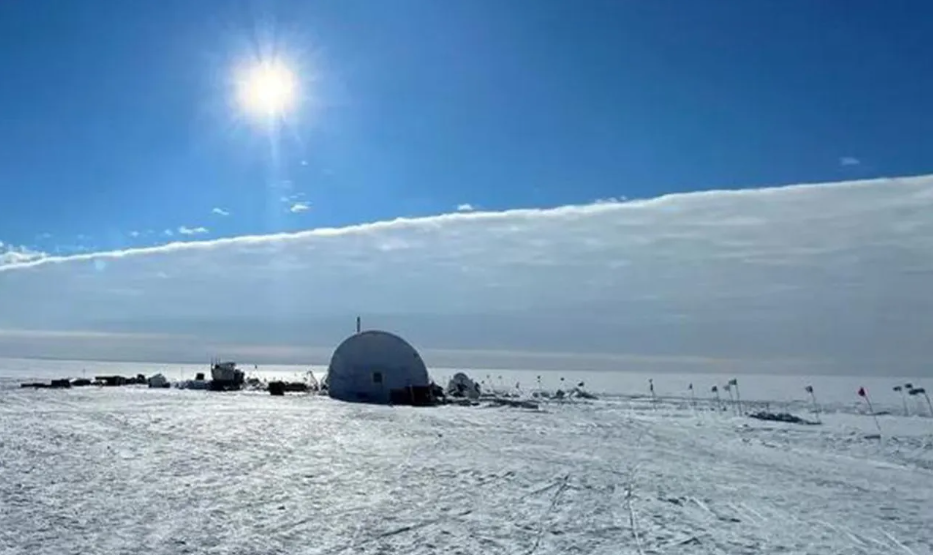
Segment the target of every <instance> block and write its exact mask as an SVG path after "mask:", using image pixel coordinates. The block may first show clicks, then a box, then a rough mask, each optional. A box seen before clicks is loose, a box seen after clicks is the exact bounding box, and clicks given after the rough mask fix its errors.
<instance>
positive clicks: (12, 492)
mask: <svg viewBox="0 0 933 555" xmlns="http://www.w3.org/2000/svg"><path fill="white" fill-rule="evenodd" d="M16 364H19V366H16ZM14 367H15V368H14ZM7 368H8V369H9V368H12V369H11V370H8V371H7V372H5V373H3V372H0V376H3V377H2V378H0V553H3V554H4V555H6V554H10V555H14V554H15V555H19V554H23V555H25V554H30V555H33V554H55V555H58V554H66V553H74V554H78V553H80V554H102V555H104V554H106V555H110V554H123V553H126V554H129V553H159V554H169V553H172V554H175V553H191V554H194V553H223V554H253V553H255V554H260V553H261V554H267V553H268V554H271V553H283V554H284V553H289V554H291V553H299V554H305V553H306V554H324V553H328V554H332V553H373V554H376V553H381V554H392V553H464V554H465V553H508V554H515V553H522V554H530V553H534V554H548V553H587V554H589V553H593V554H596V553H605V554H620V553H633V554H648V553H655V554H660V553H703V554H707V553H715V554H719V553H723V554H726V553H729V554H737V553H748V554H752V553H812V554H828V553H833V554H835V553H839V554H842V553H853V554H876V553H877V554H891V553H904V554H925V553H931V552H933V418H928V417H922V416H909V417H905V416H902V415H900V414H899V411H900V410H901V404H900V400H899V398H897V397H895V396H893V395H891V394H890V393H885V394H883V395H882V394H881V389H882V387H886V386H883V385H882V384H883V383H885V384H886V383H887V381H892V380H890V379H886V380H887V381H882V380H880V379H876V382H877V383H875V382H871V385H869V388H870V390H871V389H872V387H873V388H874V389H875V390H878V391H879V395H878V397H879V398H878V399H877V400H875V403H876V405H878V406H876V407H875V408H876V409H878V410H885V411H888V412H890V414H887V415H882V416H879V424H880V425H881V428H882V434H881V437H880V438H876V437H874V434H876V433H877V430H876V429H875V424H874V422H873V420H872V418H871V417H870V416H868V415H866V414H864V413H863V409H862V407H861V405H859V400H858V399H857V398H854V395H853V394H852V391H851V390H852V388H850V387H848V385H847V384H848V383H850V382H851V383H852V384H853V387H857V386H858V385H859V384H861V383H864V382H865V380H863V379H860V378H848V379H847V380H848V381H844V380H843V379H842V378H831V379H829V378H827V379H825V380H824V382H819V380H817V383H824V385H821V386H820V387H817V392H818V393H820V392H821V391H825V392H826V393H825V396H826V397H827V399H826V401H825V406H824V407H823V409H824V411H825V412H824V413H823V414H822V420H823V422H824V424H823V425H822V426H796V425H790V424H782V423H772V422H760V421H755V420H751V419H748V418H744V417H740V416H736V415H735V414H733V413H732V412H731V411H724V412H720V411H715V410H710V409H711V407H712V403H711V402H710V401H709V400H708V397H709V394H708V384H707V383H706V382H707V381H712V382H714V383H721V379H720V377H711V376H692V377H690V379H691V380H692V381H693V382H694V383H696V384H698V385H697V386H696V393H697V397H698V400H697V403H696V405H694V404H693V403H692V402H691V400H690V399H689V398H688V397H686V396H685V395H683V393H684V391H683V387H684V386H683V385H682V384H680V381H681V380H682V377H673V376H662V377H655V382H656V388H657V389H658V390H659V395H661V398H660V399H659V400H658V401H657V402H653V401H652V400H651V399H650V398H648V397H646V395H645V393H646V391H645V390H644V389H645V388H644V385H643V384H644V383H645V382H644V380H645V377H644V376H637V375H636V376H633V375H630V374H627V375H624V376H623V377H619V376H616V377H615V378H610V377H606V376H601V377H599V376H589V378H590V379H591V381H593V380H595V381H596V382H599V380H600V379H602V380H610V379H615V380H616V382H615V383H617V384H622V385H620V386H619V387H618V388H617V389H618V390H616V391H609V390H608V389H611V388H608V387H591V389H593V390H596V391H598V392H600V393H603V395H602V396H601V398H600V399H599V400H597V401H593V402H573V403H558V402H552V403H547V404H544V405H543V406H542V407H541V410H539V411H529V410H516V409H507V408H490V407H472V408H466V407H452V406H448V407H439V408H431V409H415V408H407V407H374V406H362V405H350V404H344V403H340V402H336V401H332V400H330V399H327V398H323V397H315V396H304V395H290V396H286V397H284V398H275V397H270V396H268V395H265V394H260V393H254V392H239V393H225V394H224V393H210V392H204V391H182V390H174V389H172V390H148V389H146V388H142V387H123V388H93V387H92V388H77V389H72V390H64V391H52V390H20V389H18V388H17V387H15V382H18V381H19V377H20V376H22V375H25V374H28V373H29V371H28V369H24V367H23V365H22V363H15V364H10V363H8V364H7ZM69 368H70V370H69V371H70V372H71V373H72V375H73V374H74V373H75V368H76V366H75V367H69ZM98 369H99V368H98ZM281 371H283V372H285V371H295V369H281ZM131 372H135V371H130V370H127V371H125V372H124V373H126V374H129V373H131ZM88 373H89V374H90V373H91V371H90V370H89V372H88ZM150 373H151V370H150ZM167 375H169V376H170V377H173V376H171V375H170V373H168V372H167ZM565 376H567V379H568V380H576V379H579V375H578V374H575V373H566V374H565ZM59 377H64V376H59ZM519 378H524V380H525V383H531V382H532V381H533V380H534V374H530V375H529V374H525V375H518V374H515V373H512V374H507V376H506V377H505V378H503V380H504V381H505V380H511V379H519ZM554 379H556V377H555V376H550V377H547V380H548V381H550V382H552V383H553V381H554ZM769 379H770V380H772V381H773V383H774V384H777V383H784V382H786V384H787V385H786V387H785V388H784V389H781V390H780V391H779V390H778V388H776V387H775V386H773V385H772V386H767V387H762V386H760V385H759V386H758V387H759V389H760V391H758V390H756V389H755V386H754V384H755V383H759V384H760V383H761V382H762V381H764V382H766V383H767V381H768V380H769ZM740 380H741V385H742V386H743V387H745V388H746V389H747V390H748V391H749V393H747V395H748V397H749V398H750V400H751V401H752V402H753V403H754V404H755V405H756V406H763V405H765V404H767V405H769V406H770V408H771V409H772V410H776V409H780V410H790V411H792V412H794V413H796V414H799V415H801V416H807V417H809V416H812V415H811V414H809V412H808V410H809V406H808V404H807V402H806V397H805V396H804V395H803V394H802V393H796V392H798V391H799V390H800V388H801V387H802V386H801V385H800V384H802V383H809V382H807V381H806V380H804V379H803V378H800V377H789V378H788V377H780V378H775V377H740ZM811 381H812V380H811ZM893 381H896V380H893ZM830 382H832V383H835V384H837V385H836V386H834V387H833V388H831V387H830V386H829V385H825V384H829V383H830ZM606 383H608V381H607V382H606ZM627 384H630V385H627ZM699 384H702V387H701V386H700V385H699ZM841 384H846V385H845V386H844V387H843V385H841ZM634 387H638V388H639V390H638V391H625V389H626V388H634ZM665 388H666V390H665ZM840 388H842V389H844V390H845V391H844V392H842V391H839V392H836V390H837V389H840ZM830 389H832V391H833V393H830V391H829V390H830ZM886 389H890V388H889V387H887V388H886ZM665 391H666V392H667V393H666V394H665ZM769 393H773V395H770V396H769V395H768V394H769ZM911 408H912V409H916V410H917V411H919V410H920V409H921V408H922V407H914V406H912V407H911ZM915 412H916V411H915ZM921 414H922V413H921Z"/></svg>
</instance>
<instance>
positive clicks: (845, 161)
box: [839, 156, 862, 166]
mask: <svg viewBox="0 0 933 555" xmlns="http://www.w3.org/2000/svg"><path fill="white" fill-rule="evenodd" d="M861 163H862V161H861V160H859V159H858V158H855V157H854V156H843V157H842V158H840V159H839V165H840V166H858V165H860V164H861Z"/></svg>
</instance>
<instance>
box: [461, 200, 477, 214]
mask: <svg viewBox="0 0 933 555" xmlns="http://www.w3.org/2000/svg"><path fill="white" fill-rule="evenodd" d="M474 210H476V208H474V207H473V205H472V204H470V203H468V202H465V203H463V204H458V205H457V212H473V211H474Z"/></svg>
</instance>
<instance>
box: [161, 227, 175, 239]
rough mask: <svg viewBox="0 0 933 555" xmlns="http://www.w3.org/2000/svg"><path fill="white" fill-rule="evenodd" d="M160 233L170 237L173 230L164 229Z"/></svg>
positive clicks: (173, 233)
mask: <svg viewBox="0 0 933 555" xmlns="http://www.w3.org/2000/svg"><path fill="white" fill-rule="evenodd" d="M162 234H163V235H165V236H166V237H171V236H173V235H175V232H174V231H172V230H171V229H166V230H165V231H163V232H162Z"/></svg>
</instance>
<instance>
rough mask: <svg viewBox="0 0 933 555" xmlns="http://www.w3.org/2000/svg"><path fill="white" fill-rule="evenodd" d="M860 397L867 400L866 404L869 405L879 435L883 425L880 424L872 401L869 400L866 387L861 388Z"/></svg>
mask: <svg viewBox="0 0 933 555" xmlns="http://www.w3.org/2000/svg"><path fill="white" fill-rule="evenodd" d="M858 394H859V396H860V397H862V398H864V399H865V402H866V403H868V412H870V413H871V417H872V419H873V420H874V421H875V427H876V428H878V433H879V434H880V433H881V424H879V423H878V416H877V415H876V414H875V409H874V408H873V407H872V406H871V399H869V398H868V391H866V390H865V388H864V387H860V388H859V390H858Z"/></svg>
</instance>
